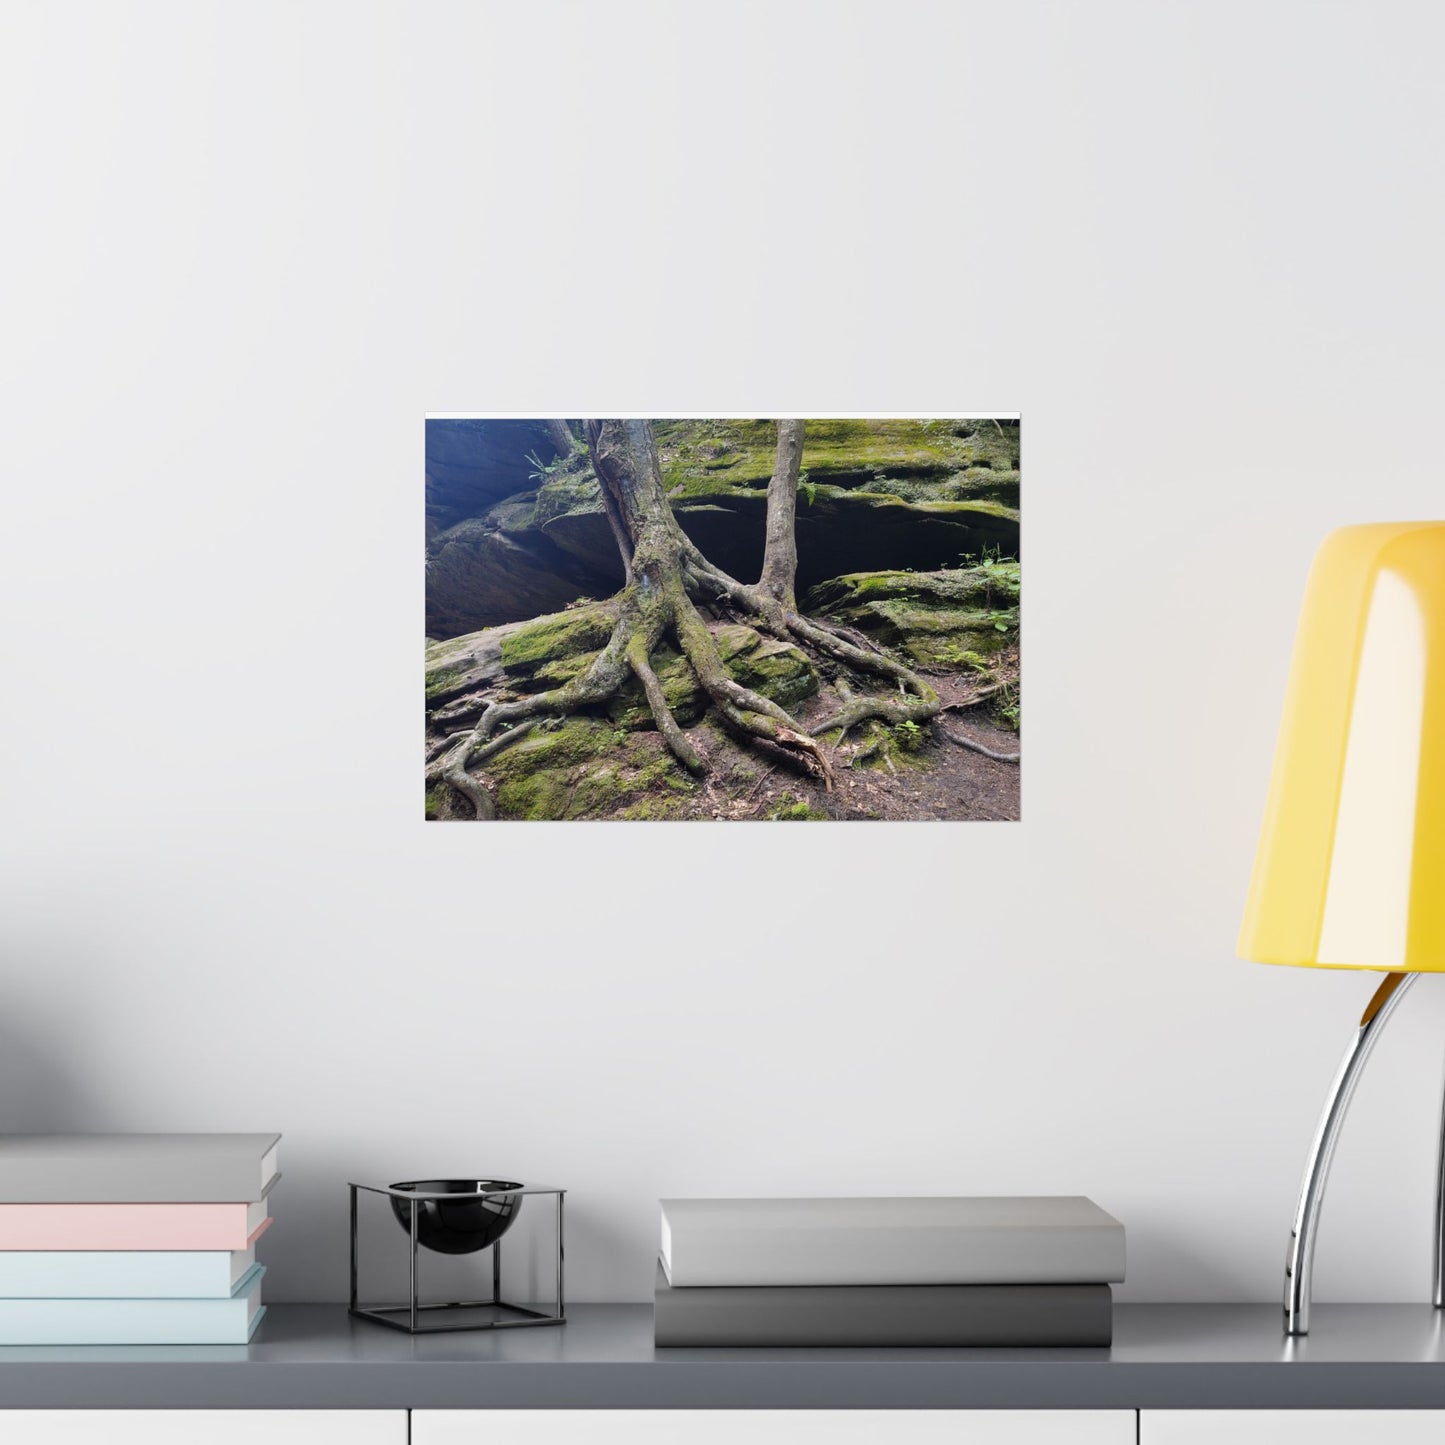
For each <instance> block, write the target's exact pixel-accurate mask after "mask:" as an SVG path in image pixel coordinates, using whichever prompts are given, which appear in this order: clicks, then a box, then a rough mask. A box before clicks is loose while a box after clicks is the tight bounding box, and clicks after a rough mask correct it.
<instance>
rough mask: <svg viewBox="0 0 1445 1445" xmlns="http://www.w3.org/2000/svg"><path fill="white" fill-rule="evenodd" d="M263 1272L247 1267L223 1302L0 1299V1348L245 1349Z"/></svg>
mask: <svg viewBox="0 0 1445 1445" xmlns="http://www.w3.org/2000/svg"><path fill="white" fill-rule="evenodd" d="M265 1272H266V1271H265V1268H264V1267H263V1266H262V1265H259V1264H257V1265H252V1267H251V1269H250V1270H249V1271H248V1272H247V1273H246V1274H245V1275H243V1276H242V1278H241V1279H240V1280H239V1281H238V1282H237V1284H236V1287H235V1289H234V1290H233V1291H232V1292H231V1294H230V1296H229V1297H227V1298H225V1299H0V1345H244V1344H246V1343H247V1341H248V1340H250V1338H251V1336H252V1335H253V1334H255V1332H256V1326H257V1325H259V1324H260V1322H261V1317H262V1315H264V1314H265V1313H266V1311H265V1309H264V1307H263V1306H262V1304H261V1276H262V1275H263V1274H265Z"/></svg>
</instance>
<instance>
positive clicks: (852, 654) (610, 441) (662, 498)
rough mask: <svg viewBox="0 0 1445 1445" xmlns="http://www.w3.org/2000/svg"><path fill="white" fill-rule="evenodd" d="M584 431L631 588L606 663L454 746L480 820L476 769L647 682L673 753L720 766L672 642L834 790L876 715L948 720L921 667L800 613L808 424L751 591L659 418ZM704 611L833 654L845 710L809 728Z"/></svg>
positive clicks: (488, 719) (622, 595)
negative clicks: (715, 550) (717, 543)
mask: <svg viewBox="0 0 1445 1445" xmlns="http://www.w3.org/2000/svg"><path fill="white" fill-rule="evenodd" d="M551 431H552V436H553V439H554V444H555V445H556V446H557V448H558V450H559V452H560V453H561V454H562V455H566V454H567V452H568V451H570V450H571V447H572V445H573V440H572V436H571V433H570V432H569V431H568V429H567V427H566V426H565V424H561V423H559V424H558V425H557V426H555V427H553V428H552V429H551ZM583 431H584V433H585V436H586V445H587V449H588V452H589V454H590V456H591V461H592V469H593V471H594V473H595V475H596V477H597V481H598V485H599V488H600V491H601V496H602V506H603V509H604V511H605V512H606V515H607V520H608V523H609V525H610V527H611V529H612V533H613V536H614V537H615V538H616V540H617V545H618V550H619V552H620V553H621V557H622V563H623V571H624V576H625V580H624V582H623V586H622V590H621V591H620V592H618V593H617V595H616V596H615V597H614V598H613V599H612V600H611V603H610V604H609V605H610V607H611V609H612V613H613V617H614V622H613V627H612V633H611V636H610V638H609V640H608V642H607V645H606V646H605V647H604V648H603V649H602V651H601V652H600V653H599V654H598V656H597V657H596V659H595V660H594V661H593V662H592V663H591V664H590V665H589V666H588V667H587V668H585V669H584V670H583V671H582V672H581V673H580V674H579V675H578V676H577V677H575V678H574V679H573V680H572V681H571V682H568V683H567V684H565V685H564V686H562V687H558V688H554V689H552V690H551V691H549V692H543V693H538V694H536V695H534V696H532V697H527V698H522V699H518V700H515V701H507V702H501V701H494V702H491V703H489V704H488V706H487V707H486V708H485V710H484V711H483V712H482V715H481V717H480V719H479V720H478V721H477V723H476V726H475V727H473V728H470V729H466V730H464V731H462V732H459V733H454V734H452V735H451V736H450V737H448V738H446V739H445V740H444V741H443V742H442V744H441V745H440V747H439V748H438V750H437V752H436V755H435V756H434V758H433V761H432V763H431V766H430V768H429V770H428V776H429V778H430V779H433V780H440V781H443V782H445V783H447V784H448V785H449V786H450V787H452V788H453V789H455V790H456V791H457V792H458V793H460V794H461V795H462V796H463V797H464V798H466V799H467V800H468V801H469V802H470V803H471V804H472V806H473V808H474V809H475V810H476V816H477V817H478V818H482V819H489V818H493V817H495V816H496V810H495V807H494V805H493V802H492V797H491V794H490V792H489V791H488V789H487V787H486V784H485V783H484V782H483V781H482V780H481V779H480V778H479V777H477V776H476V775H475V774H474V773H473V772H472V769H473V768H475V767H477V766H478V765H480V764H482V763H484V762H485V761H486V759H487V758H488V757H491V756H493V755H494V754H496V753H497V752H499V751H500V750H501V749H502V748H504V747H506V746H508V745H509V744H510V743H512V742H514V741H515V740H516V739H517V738H519V737H522V736H524V735H525V734H526V733H527V732H528V731H530V730H531V728H533V727H534V726H535V725H536V723H537V722H538V721H539V719H540V718H541V717H543V716H546V715H552V716H564V715H567V714H569V713H573V712H577V711H579V710H581V709H584V708H594V707H598V706H600V705H602V704H603V703H606V702H607V701H608V700H609V699H610V698H611V697H613V696H614V695H615V694H616V693H617V692H618V691H619V690H620V689H621V688H622V687H624V686H625V685H626V684H627V683H628V682H629V681H630V680H631V679H632V678H634V677H635V678H636V679H637V681H638V683H639V684H640V685H641V687H642V691H643V694H644V696H645V697H646V699H647V705H648V708H649V709H650V711H651V713H652V718H653V721H654V722H655V723H656V725H657V730H658V732H659V733H660V734H661V736H662V738H663V740H664V741H665V742H666V744H667V746H668V748H669V749H670V750H671V751H672V753H673V755H674V756H675V757H676V758H677V760H678V761H679V762H680V763H681V764H682V765H683V767H685V768H686V769H687V770H688V771H689V772H691V773H693V774H695V775H701V774H703V773H705V772H707V771H708V762H707V759H706V758H705V757H704V756H703V755H702V754H701V753H700V752H699V751H698V749H697V748H696V747H695V746H694V744H693V742H692V740H691V739H690V738H689V737H688V735H687V733H686V732H685V731H684V730H683V728H682V727H680V726H679V724H678V722H677V719H676V718H675V717H674V716H673V713H672V710H671V708H670V707H669V706H668V703H667V699H666V698H665V696H664V695H663V689H662V685H661V683H660V682H659V681H658V678H657V674H656V672H655V671H654V670H653V666H652V656H653V653H654V651H655V650H656V648H657V646H658V644H659V643H660V642H661V641H662V640H663V639H664V638H671V639H672V640H673V641H674V642H675V643H676V645H677V647H678V649H679V651H680V652H681V653H682V654H683V656H684V657H686V658H687V660H688V662H689V663H690V664H691V666H692V669H693V671H694V672H695V673H696V675H697V678H698V681H699V683H700V684H701V685H702V687H703V689H704V690H705V691H706V693H707V696H708V698H709V699H710V700H711V703H712V705H713V706H714V707H715V708H716V709H717V711H718V713H719V714H720V716H721V717H722V718H723V720H724V721H725V722H726V723H727V725H728V726H729V727H730V728H731V729H732V731H734V732H735V733H737V734H739V735H740V736H742V737H744V738H746V739H747V740H749V741H750V742H751V743H752V744H753V745H755V746H757V747H760V748H763V749H766V750H769V751H772V752H774V753H775V754H776V755H778V756H780V757H786V758H788V759H790V760H792V761H793V762H794V763H796V764H797V765H799V766H802V767H805V768H807V769H809V770H811V771H812V772H814V773H815V774H816V775H817V776H818V777H819V778H821V779H822V781H823V783H824V785H825V787H829V788H831V787H832V780H833V765H832V760H831V758H830V751H831V749H832V748H833V747H835V746H836V745H837V744H838V743H839V742H841V741H842V739H843V737H844V735H845V734H846V733H847V732H848V730H849V729H850V728H853V727H856V726H857V725H858V724H859V723H862V722H864V721H866V720H868V719H870V718H878V719H881V720H882V721H884V722H888V723H901V722H912V723H914V724H918V723H921V722H925V721H927V720H928V719H930V718H932V717H934V716H935V715H936V714H937V713H938V711H939V707H940V703H939V697H938V694H937V693H936V692H935V691H934V690H933V688H932V687H930V686H929V685H928V683H927V682H925V681H924V680H923V679H922V678H921V677H919V676H918V674H917V673H915V672H914V671H913V670H912V669H911V668H908V667H906V666H904V664H903V663H901V662H900V661H898V660H897V659H896V658H895V657H893V656H891V655H890V654H888V653H886V652H884V651H883V650H882V649H880V648H878V647H876V646H875V645H874V644H872V643H871V642H869V641H868V640H867V639H866V638H864V637H862V636H861V635H860V634H858V633H856V632H853V631H852V630H851V629H849V628H846V627H842V626H839V625H837V624H835V623H832V622H828V621H826V620H824V619H821V618H808V617H804V616H803V615H802V614H801V613H800V612H799V611H798V607H797V601H796V596H795V593H796V579H797V571H798V548H797V534H796V511H797V492H798V476H799V472H800V469H801V465H802V455H803V441H804V435H803V433H804V424H803V422H801V421H797V420H783V421H780V422H779V423H778V450H777V458H776V461H775V464H774V468H773V475H772V478H771V480H770V481H769V483H768V497H767V523H766V526H767V531H766V538H765V547H764V555H763V566H762V572H761V575H760V576H759V579H758V581H757V582H756V583H752V584H744V583H742V582H739V581H738V580H737V579H736V578H735V577H732V576H730V575H729V574H728V573H726V572H724V571H723V570H722V569H721V568H719V567H717V566H715V565H714V564H713V563H712V562H710V561H709V560H708V559H707V558H706V557H705V556H704V555H703V554H702V552H701V551H700V550H699V549H698V548H697V547H696V546H695V545H694V544H693V543H692V542H691V541H690V540H689V538H688V537H687V535H686V534H685V533H684V532H683V530H682V528H681V527H680V526H679V525H678V523H677V519H676V518H675V517H674V516H673V514H672V508H671V507H670V506H669V505H668V502H667V497H666V495H665V494H664V491H663V484H662V467H661V463H660V462H659V459H658V454H657V441H656V438H655V437H654V435H653V429H652V423H651V422H650V421H637V420H609V421H588V422H586V423H585V424H584V427H583ZM701 606H710V607H724V608H731V609H734V610H736V611H738V612H739V613H741V614H742V615H744V616H745V617H747V618H748V619H749V620H750V621H751V622H752V623H753V624H754V625H755V626H757V627H758V628H759V629H760V630H761V631H764V632H767V633H770V634H771V635H772V636H774V637H777V638H780V639H783V640H785V641H788V642H792V643H794V644H796V645H798V646H801V647H803V648H804V649H806V650H807V651H809V652H810V653H812V654H813V655H814V656H815V657H818V658H825V659H828V660H830V661H831V662H832V663H833V664H834V665H835V671H836V677H835V679H834V687H835V689H836V691H837V692H838V694H839V696H840V698H841V699H842V702H843V705H842V707H841V708H839V709H838V711H836V712H835V713H833V714H832V715H831V716H829V717H826V718H824V719H823V720H822V721H821V722H818V723H815V724H814V725H813V726H812V728H811V730H808V729H805V728H803V727H802V726H800V724H799V723H798V722H797V721H796V720H795V719H794V718H793V717H792V716H791V715H790V714H789V713H787V712H786V711H785V710H784V709H783V708H781V707H780V706H778V704H777V703H775V702H773V701H772V700H771V699H769V698H766V697H763V696H762V695H761V694H759V693H757V692H754V691H752V690H751V689H750V688H746V687H743V686H742V685H741V684H739V683H738V682H737V681H736V679H735V678H734V677H733V676H732V675H731V673H729V671H728V669H727V667H726V665H725V664H724V662H723V660H722V657H721V655H720V654H719V652H718V648H717V644H716V642H715V641H714V639H713V635H712V633H711V631H710V630H709V628H708V625H707V622H706V621H705V619H704V617H703V615H702V612H701V611H700V610H699V608H700V607H701ZM850 678H851V681H850ZM863 680H872V681H874V682H878V681H883V682H887V683H888V684H890V685H891V686H892V689H893V691H891V692H890V693H888V694H886V695H885V694H865V695H859V694H857V693H855V691H854V684H855V683H861V682H862V681H863Z"/></svg>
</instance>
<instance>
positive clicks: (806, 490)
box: [798, 472, 818, 507]
mask: <svg viewBox="0 0 1445 1445" xmlns="http://www.w3.org/2000/svg"><path fill="white" fill-rule="evenodd" d="M798 490H799V491H800V492H801V493H802V494H803V500H804V501H805V502H806V503H807V504H808V506H810V507H811V506H812V505H813V502H814V501H815V500H816V498H817V496H818V484H817V482H810V481H809V480H808V474H807V472H799V473H798Z"/></svg>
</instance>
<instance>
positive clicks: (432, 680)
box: [426, 667, 467, 702]
mask: <svg viewBox="0 0 1445 1445" xmlns="http://www.w3.org/2000/svg"><path fill="white" fill-rule="evenodd" d="M466 675H467V669H466V668H465V667H429V668H428V669H427V674H426V700H427V701H428V702H436V701H437V699H438V698H442V697H445V696H446V695H447V693H449V692H450V691H451V690H452V689H453V688H454V687H455V686H456V685H457V683H458V682H459V681H460V680H461V679H462V678H464V677H465V676H466Z"/></svg>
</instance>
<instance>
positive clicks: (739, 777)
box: [659, 677, 1022, 822]
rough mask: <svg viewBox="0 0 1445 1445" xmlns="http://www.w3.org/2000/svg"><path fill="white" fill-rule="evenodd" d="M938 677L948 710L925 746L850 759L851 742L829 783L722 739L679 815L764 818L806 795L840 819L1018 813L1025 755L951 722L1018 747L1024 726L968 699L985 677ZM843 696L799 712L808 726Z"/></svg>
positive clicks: (997, 818) (983, 817)
mask: <svg viewBox="0 0 1445 1445" xmlns="http://www.w3.org/2000/svg"><path fill="white" fill-rule="evenodd" d="M929 681H930V682H931V683H932V684H933V686H934V687H935V688H936V689H937V691H938V693H939V695H940V696H941V697H942V699H943V701H944V705H945V708H946V709H947V710H946V711H945V712H944V713H942V714H941V715H940V718H939V719H938V723H937V725H935V726H933V727H930V728H928V729H927V739H926V741H924V742H923V744H922V746H921V747H920V748H919V749H918V750H917V751H916V752H912V753H903V754H899V755H897V761H896V763H895V765H894V767H893V768H892V769H890V768H888V767H887V766H882V767H879V766H874V767H864V766H858V767H849V766H848V765H847V764H848V762H849V761H850V757H851V755H852V754H853V753H854V751H855V750H858V749H859V745H858V744H857V743H851V744H845V746H844V747H843V748H841V749H840V750H838V752H837V754H836V756H835V775H834V785H833V790H832V792H828V791H827V790H826V789H825V788H824V787H823V784H822V783H821V781H819V780H818V779H816V778H815V777H813V776H811V775H809V774H805V773H803V772H802V771H800V770H799V769H798V768H796V767H793V766H791V765H789V764H788V763H786V762H783V763H777V764H772V765H769V764H768V763H767V762H765V761H764V762H762V763H761V764H760V762H759V759H758V755H757V753H756V752H755V751H753V750H751V749H747V750H744V749H737V750H736V751H735V750H734V749H733V748H731V747H729V748H727V749H726V750H721V749H714V750H712V751H711V752H709V755H708V761H709V762H710V763H711V765H712V772H711V773H710V774H709V775H708V776H707V777H706V778H705V779H704V780H703V782H702V784H701V786H700V787H699V788H698V791H697V792H696V793H695V794H694V795H693V796H692V797H691V798H690V799H688V800H687V803H686V805H685V806H684V808H683V809H682V811H681V813H680V814H679V815H678V816H681V817H683V818H685V819H713V820H717V821H724V822H729V821H730V822H750V821H763V820H767V819H771V818H774V817H776V816H777V815H778V813H779V812H780V810H783V811H785V810H786V809H788V808H789V807H790V806H794V805H796V804H798V803H806V804H807V806H808V808H809V809H811V810H812V814H813V817H814V818H815V819H816V817H817V815H818V814H824V815H826V817H827V818H830V819H834V820H837V821H840V822H844V821H867V820H873V821H879V822H885V821H901V820H908V819H918V820H924V821H953V822H959V821H969V820H974V821H989V822H1001V821H1007V820H1012V819H1017V818H1018V817H1019V774H1020V764H1019V763H1016V762H1002V761H997V760H995V759H993V758H990V757H985V756H984V755H983V754H982V753H977V752H974V751H972V750H971V749H968V748H965V747H962V746H960V745H959V744H958V743H955V742H953V741H951V740H950V739H949V738H947V737H946V736H944V732H945V731H946V732H947V733H952V734H954V735H956V736H958V737H963V738H968V739H970V740H972V741H974V742H976V743H981V744H982V745H983V746H984V747H986V748H988V749H990V750H991V751H993V752H996V753H1004V754H1009V755H1017V754H1020V753H1021V752H1022V748H1021V744H1020V740H1019V735H1018V734H1017V733H1015V732H1013V731H1011V730H1010V729H1008V728H1003V727H1000V726H998V725H997V723H996V722H994V721H992V720H990V718H989V715H988V708H987V706H986V705H981V706H977V707H969V706H967V705H966V704H967V703H968V702H969V701H970V700H971V699H972V698H973V697H975V696H976V694H977V684H976V680H974V679H966V678H954V677H931V678H930V679H929ZM834 705H835V700H833V699H831V698H829V697H827V696H826V694H825V695H820V696H819V697H817V698H814V699H812V701H811V705H810V706H809V707H806V708H802V709H799V710H798V714H797V716H798V721H799V722H800V723H801V724H803V726H805V727H806V726H807V725H808V723H809V722H810V721H811V720H812V719H814V718H815V717H822V716H823V715H824V713H826V712H827V711H829V710H830V709H831V708H832V707H833V706H834ZM659 747H660V740H659ZM720 754H721V755H720Z"/></svg>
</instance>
